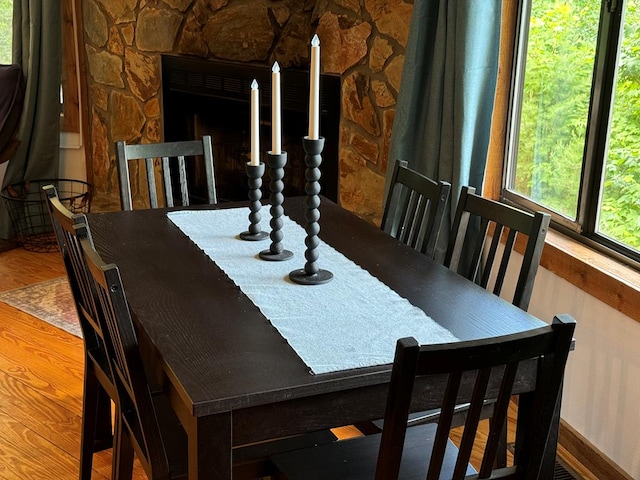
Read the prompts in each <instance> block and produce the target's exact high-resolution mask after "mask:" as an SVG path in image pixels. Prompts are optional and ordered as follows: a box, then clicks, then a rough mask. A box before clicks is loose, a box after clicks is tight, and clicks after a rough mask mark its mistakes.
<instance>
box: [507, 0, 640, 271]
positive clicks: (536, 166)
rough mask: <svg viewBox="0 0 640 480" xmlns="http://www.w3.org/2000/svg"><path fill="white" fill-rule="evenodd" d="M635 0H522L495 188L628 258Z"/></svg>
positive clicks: (638, 31) (638, 61)
mask: <svg viewBox="0 0 640 480" xmlns="http://www.w3.org/2000/svg"><path fill="white" fill-rule="evenodd" d="M639 3H640V0H602V2H601V4H600V3H598V2H595V1H594V0H529V1H525V2H524V6H523V10H522V15H521V26H520V35H519V47H518V56H517V59H516V77H515V78H516V82H515V86H516V87H515V88H514V96H513V99H512V108H511V112H512V113H511V115H512V117H511V118H512V121H511V128H510V139H509V150H508V155H507V175H506V176H505V179H506V181H505V189H504V191H503V195H504V197H505V198H506V199H507V200H511V201H514V202H516V203H518V204H521V205H524V206H526V207H528V208H532V209H536V210H539V209H543V210H546V211H549V212H550V213H552V215H553V218H554V223H555V224H556V225H557V226H561V227H564V228H565V229H568V230H571V231H573V232H577V233H578V234H580V235H582V236H583V237H584V238H588V239H589V240H591V241H594V242H597V243H598V244H601V245H604V246H606V247H608V248H609V249H613V250H616V251H617V252H621V253H622V254H623V255H625V256H628V257H631V258H634V259H635V260H636V261H637V260H640V9H639V8H638V4H639Z"/></svg>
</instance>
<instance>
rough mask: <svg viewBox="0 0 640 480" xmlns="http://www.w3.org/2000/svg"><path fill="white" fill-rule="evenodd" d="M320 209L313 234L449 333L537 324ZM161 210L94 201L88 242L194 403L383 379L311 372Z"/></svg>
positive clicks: (335, 388) (258, 401) (350, 218)
mask: <svg viewBox="0 0 640 480" xmlns="http://www.w3.org/2000/svg"><path fill="white" fill-rule="evenodd" d="M236 206H239V205H238V204H221V205H218V206H208V207H199V208H225V207H236ZM284 207H285V214H286V215H288V216H289V217H290V218H292V219H293V220H295V221H297V222H298V223H300V224H301V225H304V213H305V207H304V199H303V198H289V199H286V200H285V203H284ZM196 208H198V207H196ZM320 212H321V217H320V227H321V230H320V235H319V236H320V238H321V239H322V240H323V241H324V242H326V243H327V244H329V245H331V246H332V247H334V248H335V249H337V250H338V251H340V252H341V253H343V254H344V255H345V256H346V257H347V258H349V259H351V260H352V261H354V262H355V263H357V264H358V265H360V266H361V267H363V268H364V269H366V270H368V271H369V272H370V273H371V274H372V275H373V276H375V277H377V278H378V279H380V280H381V281H382V282H383V283H385V284H386V285H388V286H389V287H391V288H392V289H393V290H395V291H396V292H398V293H399V294H400V295H401V296H403V297H405V298H407V299H408V300H409V301H410V302H411V303H412V304H414V305H416V306H417V307H419V308H421V309H422V310H424V312H425V313H426V314H427V315H428V316H429V317H431V318H432V319H433V320H435V321H436V322H438V323H439V324H440V325H442V326H443V327H445V328H447V329H448V330H449V331H451V332H452V333H453V334H454V335H455V336H456V337H458V338H459V339H461V340H470V339H477V338H483V337H488V336H496V335H503V334H508V333H514V332H518V331H523V330H527V329H531V328H535V327H538V326H540V325H542V322H541V321H540V320H538V319H536V318H535V317H533V316H531V315H529V314H527V313H526V312H523V311H522V310H520V309H518V308H516V307H514V306H512V305H511V304H510V303H508V302H505V301H504V300H502V299H500V298H498V297H496V296H494V295H492V294H490V293H488V292H487V291H485V290H484V289H482V288H480V287H479V286H477V285H474V284H473V283H471V282H469V281H468V280H466V279H464V278H462V277H461V276H459V275H457V274H455V273H453V272H451V271H450V270H448V269H447V268H445V267H443V266H442V265H439V264H437V263H436V262H433V261H432V260H430V259H428V258H427V257H425V256H424V255H422V254H420V253H418V252H416V251H415V250H413V249H411V248H409V247H406V246H405V245H403V244H401V243H400V242H398V241H397V240H395V239H393V238H391V237H390V236H388V235H387V234H386V233H384V232H382V231H381V230H379V229H377V228H376V227H374V226H373V225H370V224H368V223H366V222H365V221H363V220H361V219H359V218H358V217H356V216H355V215H353V214H351V213H349V212H348V211H346V210H344V209H342V208H340V207H338V206H337V205H335V204H334V203H332V202H331V201H329V200H327V199H324V198H323V199H322V204H321V206H320ZM166 213H167V210H164V209H154V210H137V211H128V212H109V213H94V214H90V215H89V217H88V218H89V220H88V222H89V226H90V228H91V231H92V235H93V238H94V242H95V244H96V249H97V250H98V251H99V253H100V254H101V255H102V256H103V258H104V259H105V261H107V262H114V263H116V264H117V265H118V267H119V268H120V272H121V275H122V279H123V283H124V287H125V290H126V295H127V299H128V301H129V303H130V306H131V309H132V311H133V313H134V316H135V319H136V322H137V323H138V325H139V327H141V332H142V334H141V335H143V336H144V338H143V339H141V343H143V342H145V341H148V342H150V343H151V344H152V346H153V348H154V349H155V350H157V354H158V356H159V358H162V362H163V364H162V370H163V372H164V375H166V376H167V377H168V380H169V382H170V383H171V384H172V386H173V388H174V389H175V392H176V394H177V395H179V396H180V397H181V398H182V401H183V402H184V403H185V405H188V407H189V409H191V411H192V414H193V415H195V416H201V415H209V414H212V413H216V412H224V411H232V410H237V409H247V408H250V407H254V406H259V405H266V404H269V403H273V402H278V401H282V400H285V399H286V400H290V399H296V398H302V397H305V396H309V395H313V394H315V393H317V392H322V393H323V394H325V393H331V392H339V391H341V390H345V389H349V388H356V387H362V386H368V385H381V384H385V383H387V382H388V380H389V375H390V369H391V366H390V365H384V366H378V367H369V368H359V369H353V370H345V371H340V372H334V373H327V374H322V375H310V374H309V370H308V367H307V366H306V365H305V364H304V363H303V362H302V360H301V359H300V358H299V357H298V355H297V354H296V353H295V352H294V351H293V349H292V348H291V347H290V346H289V345H288V344H287V342H286V340H284V339H283V338H282V336H281V335H280V334H279V333H278V332H277V330H276V329H275V328H274V327H273V326H272V325H271V324H270V323H269V321H268V320H267V319H266V318H265V317H264V316H263V315H262V313H261V312H260V310H259V309H258V307H256V306H255V305H254V304H253V303H252V302H251V300H249V298H247V297H246V296H245V295H244V294H243V293H242V291H241V290H240V289H239V288H238V287H237V286H236V285H235V284H234V283H233V282H232V281H231V280H230V279H229V278H228V277H227V276H226V274H225V273H224V272H223V271H222V270H220V268H218V266H217V265H216V264H215V263H213V262H212V261H211V260H210V259H209V258H208V257H207V256H206V255H205V254H204V253H203V252H202V251H201V250H200V249H199V248H198V247H197V246H196V245H195V244H194V243H193V242H192V241H191V240H190V239H189V238H188V237H186V236H185V235H184V234H183V233H182V232H181V231H180V230H179V229H178V227H176V226H175V225H174V224H173V223H172V222H171V220H169V219H168V218H167V216H166ZM296 262H298V263H300V264H299V265H298V264H297V263H296ZM288 263H291V266H292V269H294V268H301V267H302V266H303V260H302V259H293V260H290V261H289V262H288ZM320 264H322V258H320ZM327 268H330V266H327ZM300 288H307V289H313V288H318V287H314V286H300ZM320 288H321V287H320Z"/></svg>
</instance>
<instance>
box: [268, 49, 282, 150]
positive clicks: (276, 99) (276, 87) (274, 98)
mask: <svg viewBox="0 0 640 480" xmlns="http://www.w3.org/2000/svg"><path fill="white" fill-rule="evenodd" d="M271 153H273V154H274V155H280V153H282V127H281V116H280V65H278V62H274V64H273V68H272V69H271Z"/></svg>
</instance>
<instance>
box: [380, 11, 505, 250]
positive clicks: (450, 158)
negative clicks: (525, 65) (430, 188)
mask: <svg viewBox="0 0 640 480" xmlns="http://www.w3.org/2000/svg"><path fill="white" fill-rule="evenodd" d="M501 4H502V2H501V1H500V0H415V3H414V7H413V15H412V19H411V25H410V29H409V36H408V39H407V49H406V57H405V62H404V69H403V73H402V82H401V87H400V93H399V95H398V104H397V108H396V117H395V122H394V126H393V134H392V136H391V148H390V152H389V168H388V172H387V173H388V175H387V182H388V180H389V176H390V174H391V171H392V170H393V168H392V165H393V162H394V161H395V160H396V159H400V160H406V161H407V162H408V164H409V166H410V167H411V168H413V169H415V170H418V171H420V172H422V173H424V174H425V175H427V176H429V177H431V178H433V179H437V180H446V181H448V182H451V185H452V202H451V206H452V209H451V210H450V212H449V215H448V218H447V219H445V222H444V225H443V233H444V234H443V235H441V237H440V241H439V245H438V253H437V256H438V257H442V256H443V255H444V251H445V250H446V242H447V237H448V235H447V234H446V230H447V227H448V226H449V225H450V221H451V220H450V219H451V215H452V213H453V211H454V209H455V205H456V203H457V198H458V195H459V192H460V189H461V187H462V186H463V185H472V186H475V187H476V188H477V189H479V190H481V188H482V182H483V177H484V169H485V165H486V159H487V152H488V149H489V134H490V128H491V115H492V112H493V103H494V95H495V88H496V81H497V74H498V53H499V47H500V20H501Z"/></svg>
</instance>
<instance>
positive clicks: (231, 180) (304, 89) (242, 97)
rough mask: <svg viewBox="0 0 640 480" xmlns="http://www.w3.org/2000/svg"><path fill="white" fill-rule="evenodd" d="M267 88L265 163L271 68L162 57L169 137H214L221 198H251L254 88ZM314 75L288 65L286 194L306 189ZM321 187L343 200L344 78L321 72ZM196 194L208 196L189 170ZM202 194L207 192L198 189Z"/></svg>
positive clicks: (284, 89) (263, 98)
mask: <svg viewBox="0 0 640 480" xmlns="http://www.w3.org/2000/svg"><path fill="white" fill-rule="evenodd" d="M253 79H256V80H257V81H258V84H259V86H260V120H261V121H260V150H261V159H262V160H263V161H266V153H265V152H266V151H268V150H270V148H271V66H255V65H246V64H238V63H231V62H222V61H217V60H216V61H213V60H203V59H199V58H191V57H183V56H180V57H178V56H170V55H164V56H163V57H162V98H163V100H162V104H163V123H164V138H165V141H179V140H190V139H197V138H200V137H202V135H211V137H212V143H213V150H214V152H213V156H214V170H215V176H216V187H217V191H218V201H237V200H246V199H247V194H248V185H247V177H246V173H245V166H246V163H247V162H248V161H249V155H250V150H251V131H250V90H251V82H252V80H253ZM308 92H309V74H308V72H306V71H301V70H290V69H283V70H282V71H281V105H282V113H281V116H282V149H283V150H284V151H286V152H287V165H286V167H285V175H284V178H283V182H284V185H285V186H284V195H285V197H287V196H296V195H304V193H305V192H304V186H305V165H304V151H303V149H302V137H304V136H305V135H307V132H308V130H307V129H308V107H309V105H308V98H309V96H308V95H309V93H308ZM320 105H321V108H320V134H321V135H322V136H324V137H325V147H324V150H323V153H322V165H321V167H320V171H321V175H322V177H321V179H320V185H321V193H322V195H325V196H326V197H327V198H329V199H331V200H333V201H337V197H338V142H339V123H340V78H339V77H337V76H333V75H321V77H320ZM190 173H191V175H190V178H191V177H192V178H194V179H195V180H194V182H195V184H194V185H193V186H191V189H192V191H193V192H194V196H196V197H197V196H199V195H202V198H206V189H205V188H206V187H205V185H198V182H201V181H202V180H198V179H203V178H204V177H203V176H202V175H200V174H199V173H198V172H190ZM262 191H263V198H268V196H269V177H268V173H267V174H265V178H264V179H263V186H262ZM199 192H200V194H199Z"/></svg>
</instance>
